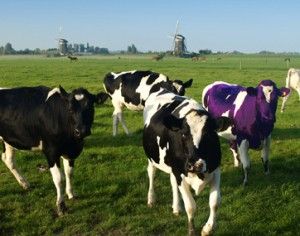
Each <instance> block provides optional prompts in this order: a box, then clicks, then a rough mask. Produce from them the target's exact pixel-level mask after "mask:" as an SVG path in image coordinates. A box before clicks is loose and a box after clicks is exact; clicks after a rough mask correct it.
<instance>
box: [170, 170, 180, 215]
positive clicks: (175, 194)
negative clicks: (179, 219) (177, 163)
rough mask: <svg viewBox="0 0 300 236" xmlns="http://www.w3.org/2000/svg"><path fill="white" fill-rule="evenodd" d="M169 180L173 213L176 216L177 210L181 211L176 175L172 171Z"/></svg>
mask: <svg viewBox="0 0 300 236" xmlns="http://www.w3.org/2000/svg"><path fill="white" fill-rule="evenodd" d="M170 181H171V186H172V194H173V203H172V208H173V214H174V215H177V216H178V215H179V212H180V211H181V208H180V196H179V190H178V185H177V181H176V177H175V176H174V175H173V174H172V173H171V174H170Z"/></svg>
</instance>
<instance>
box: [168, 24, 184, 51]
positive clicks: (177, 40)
mask: <svg viewBox="0 0 300 236" xmlns="http://www.w3.org/2000/svg"><path fill="white" fill-rule="evenodd" d="M178 26H179V21H177V23H176V28H175V34H174V36H171V38H172V39H173V44H172V52H173V54H174V55H175V56H182V55H183V54H185V53H186V52H187V49H186V44H185V37H184V36H183V35H182V34H179V33H178Z"/></svg>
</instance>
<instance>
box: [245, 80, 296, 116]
mask: <svg viewBox="0 0 300 236" xmlns="http://www.w3.org/2000/svg"><path fill="white" fill-rule="evenodd" d="M247 93H248V94H249V95H252V96H256V104H257V107H258V108H259V111H260V113H261V115H262V118H263V119H265V120H272V121H275V112H276V109H277V102H278V98H279V97H285V96H287V95H288V94H289V93H290V89H288V88H285V87H283V88H281V89H278V88H277V86H276V84H275V83H274V82H273V81H272V80H263V81H261V82H260V83H259V85H258V86H257V87H256V88H253V87H248V88H247Z"/></svg>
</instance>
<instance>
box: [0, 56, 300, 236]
mask: <svg viewBox="0 0 300 236" xmlns="http://www.w3.org/2000/svg"><path fill="white" fill-rule="evenodd" d="M217 57H219V56H211V57H207V61H206V62H202V61H197V62H194V61H192V60H191V59H180V58H168V57H167V58H164V59H163V60H162V61H159V62H157V61H154V60H151V57H150V56H149V57H146V56H145V57H142V56H138V57H122V56H121V58H120V59H118V57H117V56H115V57H114V56H110V57H79V60H78V61H77V62H70V61H69V60H68V59H67V58H42V57H0V87H16V86H37V85H46V86H50V87H55V86H58V85H62V86H63V87H64V88H65V89H66V90H67V91H71V90H72V89H74V88H77V87H85V88H87V89H88V90H89V91H90V92H92V93H97V92H99V91H100V90H101V91H103V87H102V81H103V77H104V75H105V74H106V73H108V72H110V71H126V70H133V69H140V70H148V69H151V70H153V71H156V72H160V73H164V74H166V75H168V76H169V77H170V78H171V79H181V80H184V81H186V80H188V79H189V78H193V79H194V83H193V86H192V88H190V89H187V93H186V95H187V96H190V97H193V98H194V99H196V100H198V101H200V100H201V93H202V89H203V88H204V86H205V85H207V84H209V83H211V82H213V81H216V80H223V81H227V82H231V83H238V84H241V85H244V86H254V87H256V86H257V84H258V82H259V81H260V80H262V79H267V78H270V79H272V80H274V81H275V82H276V84H277V86H278V87H282V86H284V85H285V77H286V73H287V70H288V69H287V65H286V62H285V61H284V58H285V57H284V56H282V57H280V56H271V57H267V58H266V57H265V56H253V55H247V56H246V55H245V56H229V55H224V56H222V59H221V60H217ZM240 62H241V69H240ZM290 67H295V68H300V57H291V62H290ZM281 102H282V100H281V99H280V100H279V103H278V108H277V114H276V115H277V122H276V123H275V129H274V131H273V135H272V143H271V156H270V171H271V173H270V175H268V176H265V175H264V173H263V167H262V163H261V159H260V152H258V151H251V152H250V156H251V172H250V176H249V185H248V186H246V187H245V188H243V187H242V184H241V183H242V170H241V169H240V168H239V169H236V168H234V167H233V158H232V156H231V151H230V150H229V147H228V145H227V142H226V141H224V140H222V153H223V158H222V168H221V169H222V175H221V194H222V204H221V207H220V209H219V211H218V219H217V230H216V233H215V235H297V234H299V230H300V224H299V222H300V214H299V212H300V197H299V196H300V102H299V101H298V96H296V94H295V93H294V92H293V93H292V95H291V97H290V98H289V100H288V102H287V106H286V111H285V112H284V113H283V114H281V113H280V105H281ZM112 112H113V107H112V105H111V102H110V101H109V100H108V101H107V102H106V103H105V104H104V105H102V106H97V107H96V114H95V122H94V125H93V129H92V135H91V136H89V137H88V138H87V139H86V142H85V148H84V150H83V152H82V154H81V155H80V157H79V158H78V159H77V160H76V162H75V170H74V182H73V187H74V191H75V193H76V195H77V199H76V200H74V201H70V200H66V204H67V207H68V209H69V211H68V213H67V214H66V215H64V216H63V217H57V216H56V213H55V197H56V191H55V187H54V184H53V182H52V178H51V175H50V173H49V171H45V172H40V171H39V170H38V168H37V165H39V164H42V165H46V164H47V163H46V159H45V157H44V156H43V155H42V154H40V153H33V152H27V151H19V152H17V154H16V155H17V156H16V160H17V165H18V166H19V168H20V170H21V171H22V173H23V174H24V176H25V177H26V178H27V180H28V181H29V182H30V184H31V189H30V190H29V191H25V190H23V189H22V188H21V187H20V186H19V185H18V183H17V181H16V180H15V179H14V177H13V175H12V174H11V173H10V172H9V170H8V169H7V168H6V166H5V165H4V163H2V162H0V235H53V234H55V235H186V234H187V216H186V213H185V212H184V211H183V212H182V213H181V214H180V216H178V217H175V216H173V214H172V209H171V204H172V193H171V186H170V182H169V176H168V175H166V174H164V173H162V172H159V171H158V173H157V176H156V179H155V190H156V194H157V203H156V205H155V206H154V207H153V208H148V207H147V190H148V177H147V171H146V167H147V158H146V156H145V154H144V151H143V147H142V128H143V119H142V113H140V112H132V111H127V110H125V112H124V116H125V119H126V122H127V125H128V128H129V130H130V131H131V132H132V135H131V136H126V135H125V134H124V132H123V129H122V127H119V135H118V136H117V137H112V118H111V116H112ZM195 199H196V203H197V211H196V214H195V224H196V229H197V231H198V232H199V233H200V228H201V227H202V226H203V224H204V223H205V222H206V220H207V218H208V214H209V207H208V188H207V189H205V190H204V191H203V192H202V193H201V194H200V195H199V196H197V197H196V198H195Z"/></svg>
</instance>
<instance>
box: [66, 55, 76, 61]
mask: <svg viewBox="0 0 300 236" xmlns="http://www.w3.org/2000/svg"><path fill="white" fill-rule="evenodd" d="M68 58H69V59H70V61H78V57H74V56H70V55H69V56H68Z"/></svg>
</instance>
